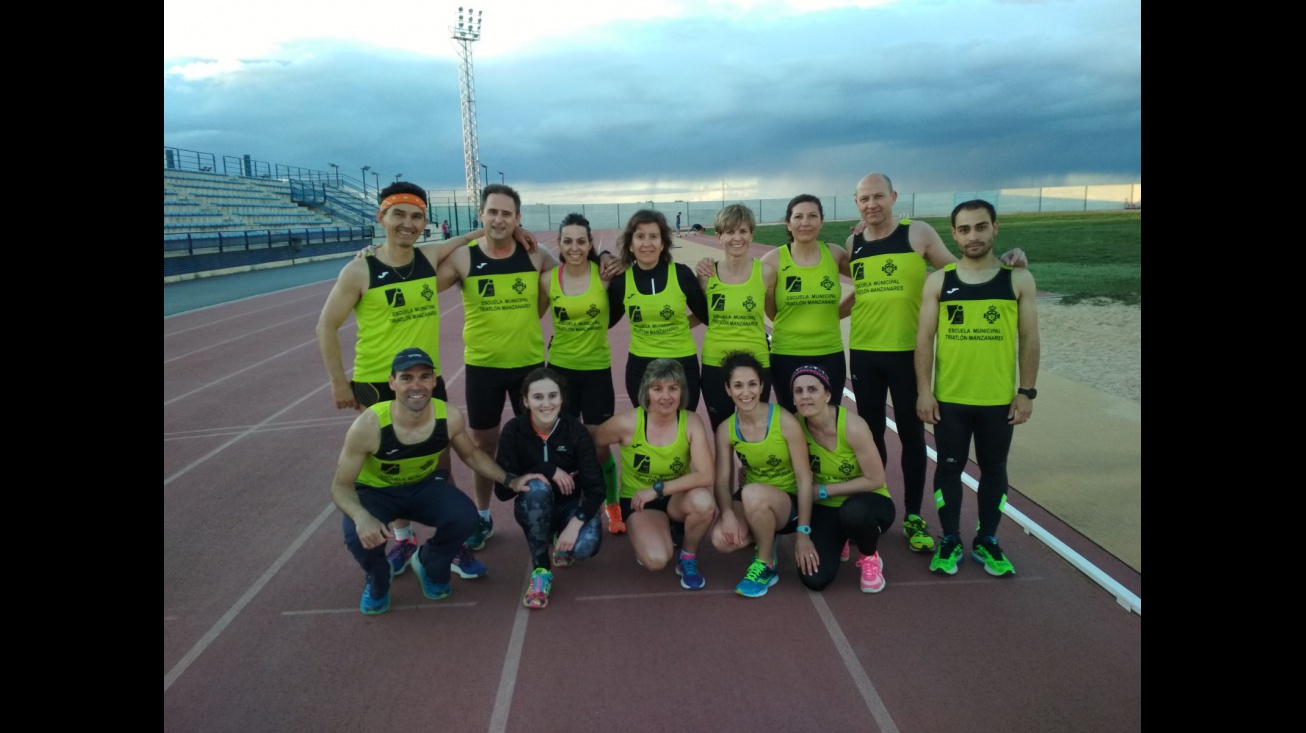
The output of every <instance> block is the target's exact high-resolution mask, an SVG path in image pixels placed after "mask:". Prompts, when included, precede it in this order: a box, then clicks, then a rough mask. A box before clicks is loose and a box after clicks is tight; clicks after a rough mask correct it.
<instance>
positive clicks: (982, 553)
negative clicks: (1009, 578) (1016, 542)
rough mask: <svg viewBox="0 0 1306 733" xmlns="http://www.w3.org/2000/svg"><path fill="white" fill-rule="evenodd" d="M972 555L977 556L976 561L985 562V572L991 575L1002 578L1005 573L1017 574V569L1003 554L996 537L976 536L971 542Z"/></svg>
mask: <svg viewBox="0 0 1306 733" xmlns="http://www.w3.org/2000/svg"><path fill="white" fill-rule="evenodd" d="M970 556H971V557H973V558H975V561H976V562H978V563H981V564H983V565H984V572H986V573H988V574H989V575H996V576H997V577H999V578H1001V577H1002V576H1004V575H1015V574H1016V569H1015V568H1013V567H1011V561H1010V560H1008V559H1007V556H1006V555H1005V554H1003V552H1002V548H1001V547H998V540H997V538H996V537H976V538H975V541H974V542H972V543H971V544H970Z"/></svg>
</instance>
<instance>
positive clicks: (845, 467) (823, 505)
mask: <svg viewBox="0 0 1306 733" xmlns="http://www.w3.org/2000/svg"><path fill="white" fill-rule="evenodd" d="M790 384H791V388H790V392H791V394H793V397H794V403H795V404H796V405H797V407H798V421H799V423H800V424H801V425H802V426H803V432H804V434H805V435H806V437H807V450H808V453H809V454H810V456H811V467H812V474H813V476H812V480H813V481H814V482H815V483H816V492H815V494H816V495H815V503H813V505H812V544H813V545H815V547H816V550H815V552H816V555H817V558H816V559H817V565H816V569H815V572H813V573H810V574H804V573H799V575H798V578H799V579H800V580H802V581H803V585H805V586H807V587H808V588H810V589H812V590H824V589H825V587H826V586H827V585H829V584H830V583H832V582H833V581H834V577H835V575H836V574H838V572H839V560H840V557H839V554H840V550H841V548H843V547H844V545H845V543H847V542H849V541H851V542H852V543H853V544H855V545H856V546H857V549H858V550H859V551H860V552H861V555H862V556H861V558H860V559H859V560H858V561H857V567H858V568H859V569H860V570H861V580H860V585H861V589H862V592H863V593H879V592H880V591H882V590H884V563H883V562H882V561H881V560H880V553H879V552H878V551H877V550H876V546H877V543H878V542H879V540H880V535H882V534H884V533H885V532H886V531H888V529H889V527H890V526H892V525H893V519H894V506H893V499H892V498H890V497H889V489H888V487H887V486H886V485H885V483H884V463H883V462H882V461H881V460H880V453H879V451H877V450H876V449H875V441H874V440H873V439H872V438H871V428H870V426H869V425H867V424H866V421H865V420H863V419H861V418H860V417H858V416H857V415H854V414H853V413H852V412H850V411H849V410H848V409H846V408H844V407H840V406H838V405H835V404H834V400H833V395H832V394H831V386H832V385H831V382H830V377H829V376H827V375H826V373H825V371H824V370H822V369H821V368H820V367H818V366H814V365H810V364H809V365H803V366H800V367H798V369H796V370H795V371H794V375H793V378H792V380H791V383H790ZM799 560H800V561H801V560H802V558H799Z"/></svg>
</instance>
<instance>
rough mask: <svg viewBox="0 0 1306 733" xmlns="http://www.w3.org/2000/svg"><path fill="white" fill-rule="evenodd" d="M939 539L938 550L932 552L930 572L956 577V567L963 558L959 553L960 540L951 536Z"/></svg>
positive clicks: (960, 552)
mask: <svg viewBox="0 0 1306 733" xmlns="http://www.w3.org/2000/svg"><path fill="white" fill-rule="evenodd" d="M940 539H941V540H942V541H941V542H940V543H939V549H937V550H935V551H934V559H933V560H930V572H932V573H942V574H944V575H956V574H957V565H958V564H960V563H961V561H962V559H963V558H964V557H965V555H963V554H962V551H961V540H960V539H958V538H957V536H956V535H951V534H950V535H948V536H946V537H941V538H940Z"/></svg>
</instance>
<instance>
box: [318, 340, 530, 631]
mask: <svg viewBox="0 0 1306 733" xmlns="http://www.w3.org/2000/svg"><path fill="white" fill-rule="evenodd" d="M389 382H390V388H391V390H393V391H394V392H395V394H396V399H395V400H393V401H387V402H378V403H376V404H374V405H372V406H371V407H370V408H369V409H366V410H364V411H363V412H362V414H361V415H359V416H358V417H357V418H356V419H355V420H354V423H353V424H352V425H351V426H350V427H349V432H348V433H347V434H346V435H345V445H344V447H343V448H341V450H340V458H339V461H338V462H337V464H336V473H335V477H334V478H333V479H332V481H331V500H332V501H333V502H335V505H336V506H337V507H339V508H340V511H341V512H343V513H344V515H345V516H344V523H343V529H344V534H345V546H346V547H347V548H348V549H349V552H350V554H352V555H353V556H354V559H355V560H357V561H358V564H359V565H360V566H362V568H363V572H364V573H366V575H367V580H366V584H365V585H364V586H363V596H362V598H361V600H360V601H359V610H360V611H362V612H363V613H365V614H368V615H375V614H379V613H384V612H385V611H386V610H387V609H389V608H390V580H391V577H392V573H391V569H390V563H389V561H388V560H386V556H385V542H386V539H387V538H388V537H391V536H392V533H391V532H390V529H389V527H387V526H386V525H387V524H389V523H390V522H392V521H394V520H396V519H400V518H402V519H407V520H410V521H416V522H421V523H422V524H425V525H428V526H431V527H435V528H436V533H435V536H433V537H432V538H431V539H430V540H429V541H428V542H427V543H426V544H425V545H424V546H423V547H422V548H421V549H419V550H418V551H417V552H415V553H414V554H413V557H412V564H413V571H414V572H415V573H416V575H417V577H418V580H419V582H421V584H422V594H423V595H425V596H426V597H427V598H430V599H431V600H433V601H434V600H440V599H441V598H447V597H449V595H450V594H451V593H453V588H452V587H451V586H450V584H449V580H450V576H451V575H452V570H451V567H452V564H453V560H454V558H455V557H456V556H458V555H459V554H462V555H464V556H465V557H467V558H470V561H471V562H472V563H475V564H476V565H477V566H478V569H479V573H478V574H477V576H476V577H480V576H482V575H485V566H484V565H480V563H479V562H478V561H476V560H475V558H471V553H470V552H467V551H466V550H465V549H463V547H462V544H463V541H464V540H465V539H466V538H467V537H468V536H469V535H471V533H472V532H473V531H474V530H475V529H476V508H475V507H474V506H473V504H472V502H471V501H470V500H469V499H468V498H467V496H466V495H465V494H463V493H462V492H461V491H459V490H458V488H457V487H455V486H454V485H453V484H451V483H449V482H448V481H445V480H444V478H443V477H442V476H441V475H440V474H439V473H437V472H436V471H435V465H436V462H437V460H438V457H439V455H440V454H442V453H444V452H445V449H446V448H448V447H449V446H453V449H454V450H455V451H457V452H458V456H459V457H460V458H462V460H463V462H464V463H466V464H467V465H468V466H469V467H470V468H471V469H472V470H473V471H475V472H476V473H477V475H480V476H485V477H486V478H488V479H489V480H491V481H497V482H500V483H504V484H506V485H508V486H510V487H513V488H514V489H515V488H518V487H520V486H524V485H525V484H526V483H527V482H529V481H531V480H535V479H543V478H544V477H543V476H541V475H540V474H538V473H532V474H526V475H522V476H514V475H512V474H509V473H507V472H506V471H504V470H503V469H502V468H500V467H499V465H498V464H496V463H495V462H494V460H493V459H491V458H490V457H489V456H488V455H486V454H485V453H483V452H481V451H480V450H477V448H476V446H475V445H474V444H473V443H472V441H471V440H470V439H469V438H468V436H467V433H466V429H465V426H464V425H465V424H464V420H463V416H462V412H460V411H459V410H458V408H456V407H450V406H449V405H447V404H445V402H444V401H443V400H439V399H436V398H434V397H433V396H432V393H433V392H434V390H435V384H436V377H435V360H434V359H432V358H431V356H430V355H429V354H427V353H426V352H425V351H422V350H421V349H417V348H412V349H405V350H403V351H401V352H399V354H398V355H396V356H395V357H394V360H393V361H392V366H391V374H390V380H389ZM464 577H466V576H464Z"/></svg>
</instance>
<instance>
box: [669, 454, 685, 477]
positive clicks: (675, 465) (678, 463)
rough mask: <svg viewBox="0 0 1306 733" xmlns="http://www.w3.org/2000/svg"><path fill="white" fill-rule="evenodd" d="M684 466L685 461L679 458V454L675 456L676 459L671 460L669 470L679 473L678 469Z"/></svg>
mask: <svg viewBox="0 0 1306 733" xmlns="http://www.w3.org/2000/svg"><path fill="white" fill-rule="evenodd" d="M684 467H685V462H684V461H682V460H680V457H679V456H677V457H676V460H674V461H672V462H671V470H672V471H675V472H676V473H680V470H681V469H683V468H684Z"/></svg>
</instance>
